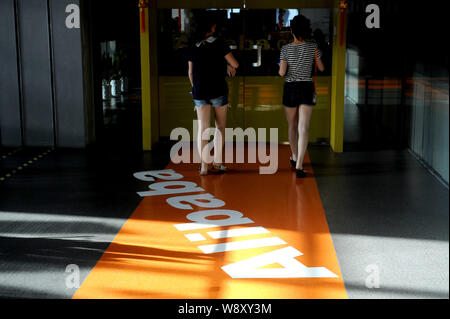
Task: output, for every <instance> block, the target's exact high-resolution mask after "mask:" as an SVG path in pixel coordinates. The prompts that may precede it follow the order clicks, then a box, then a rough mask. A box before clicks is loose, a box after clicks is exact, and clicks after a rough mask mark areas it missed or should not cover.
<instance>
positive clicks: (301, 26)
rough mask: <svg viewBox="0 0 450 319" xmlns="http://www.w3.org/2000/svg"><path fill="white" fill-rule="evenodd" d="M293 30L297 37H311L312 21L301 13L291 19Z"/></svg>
mask: <svg viewBox="0 0 450 319" xmlns="http://www.w3.org/2000/svg"><path fill="white" fill-rule="evenodd" d="M291 30H292V33H293V34H294V35H295V37H296V38H297V39H300V38H301V39H308V38H310V37H311V32H312V29H311V22H310V21H309V19H308V18H306V17H305V16H303V15H301V14H299V15H298V16H295V17H294V19H292V20H291Z"/></svg>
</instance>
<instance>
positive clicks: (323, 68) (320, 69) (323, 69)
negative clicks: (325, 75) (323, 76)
mask: <svg viewBox="0 0 450 319" xmlns="http://www.w3.org/2000/svg"><path fill="white" fill-rule="evenodd" d="M317 68H318V69H319V71H320V72H323V71H325V65H324V64H323V62H322V60H321V59H320V58H317Z"/></svg>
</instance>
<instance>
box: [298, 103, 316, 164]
mask: <svg viewBox="0 0 450 319" xmlns="http://www.w3.org/2000/svg"><path fill="white" fill-rule="evenodd" d="M312 111H313V107H312V106H310V105H300V107H299V116H298V135H299V139H298V156H297V167H296V169H303V161H304V160H305V154H306V149H307V148H308V139H309V122H310V120H311V114H312Z"/></svg>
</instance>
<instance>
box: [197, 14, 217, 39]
mask: <svg viewBox="0 0 450 319" xmlns="http://www.w3.org/2000/svg"><path fill="white" fill-rule="evenodd" d="M215 24H217V22H216V19H215V18H214V17H213V16H204V17H201V18H200V20H199V21H198V22H197V23H196V26H195V32H194V33H195V36H194V37H195V40H197V41H199V40H203V39H204V38H205V35H206V34H207V33H208V32H211V28H212V27H213V26H214V25H215Z"/></svg>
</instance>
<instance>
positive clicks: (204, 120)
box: [196, 105, 211, 175]
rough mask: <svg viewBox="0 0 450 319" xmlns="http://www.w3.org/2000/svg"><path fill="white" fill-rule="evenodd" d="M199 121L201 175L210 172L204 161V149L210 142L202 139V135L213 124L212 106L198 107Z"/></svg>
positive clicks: (198, 138) (198, 141)
mask: <svg viewBox="0 0 450 319" xmlns="http://www.w3.org/2000/svg"><path fill="white" fill-rule="evenodd" d="M196 110H197V119H198V134H197V148H198V152H199V154H200V159H201V162H202V164H201V170H200V174H202V175H203V174H206V173H207V172H208V163H206V162H205V161H204V160H203V156H202V154H203V149H204V148H205V146H206V145H207V144H208V141H206V140H203V139H202V134H203V132H204V131H205V130H207V129H209V127H210V123H211V105H203V106H200V107H196Z"/></svg>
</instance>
